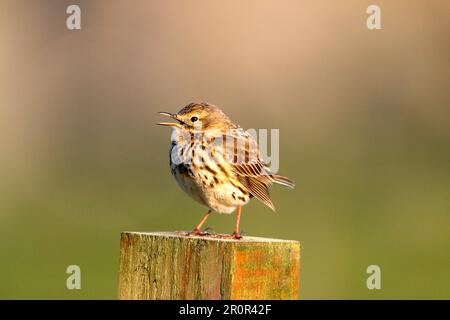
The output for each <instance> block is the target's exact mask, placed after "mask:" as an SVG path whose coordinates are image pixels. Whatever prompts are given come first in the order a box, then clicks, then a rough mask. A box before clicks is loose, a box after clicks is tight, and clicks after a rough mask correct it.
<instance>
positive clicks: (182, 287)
mask: <svg viewBox="0 0 450 320" xmlns="http://www.w3.org/2000/svg"><path fill="white" fill-rule="evenodd" d="M299 272H300V243H299V242H298V241H291V240H276V239H266V238H256V237H244V238H243V239H241V240H233V239H218V238H212V237H204V236H202V237H186V236H181V235H177V234H175V233H171V232H153V233H141V232H123V233H122V235H121V241H120V267H119V299H139V300H147V299H150V300H154V299H166V300H167V299H170V300H182V299H217V300H218V299H226V300H230V299H231V300H234V299H249V300H250V299H251V300H253V299H298V297H299Z"/></svg>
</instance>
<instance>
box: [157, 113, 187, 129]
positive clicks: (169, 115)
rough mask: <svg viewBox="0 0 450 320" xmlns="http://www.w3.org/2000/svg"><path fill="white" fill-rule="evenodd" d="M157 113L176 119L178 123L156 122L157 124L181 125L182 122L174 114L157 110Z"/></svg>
mask: <svg viewBox="0 0 450 320" xmlns="http://www.w3.org/2000/svg"><path fill="white" fill-rule="evenodd" d="M158 113H159V114H161V115H163V116H166V117H169V118H171V119H174V120H177V121H178V123H177V122H160V123H157V124H158V125H160V126H167V127H181V123H182V122H181V121H180V120H178V116H177V115H176V114H174V113H169V112H158Z"/></svg>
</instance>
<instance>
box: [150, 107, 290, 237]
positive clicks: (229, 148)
mask: <svg viewBox="0 0 450 320" xmlns="http://www.w3.org/2000/svg"><path fill="white" fill-rule="evenodd" d="M160 114H161V115H164V116H167V117H169V118H171V119H172V120H175V122H161V123H158V124H159V125H162V126H170V127H172V128H173V131H172V137H171V146H170V151H169V161H170V169H171V172H172V175H173V176H174V177H175V180H176V181H177V183H178V185H179V186H180V187H181V189H182V190H183V191H185V192H186V193H187V194H188V195H190V196H191V197H192V198H193V199H194V200H196V201H198V202H199V203H201V204H202V205H204V206H206V207H207V208H208V212H207V213H206V215H205V216H204V217H203V219H202V220H201V221H200V223H199V224H198V225H197V226H196V227H195V229H194V230H193V231H192V232H190V233H189V235H205V234H207V233H205V232H202V231H201V228H202V226H203V224H204V223H205V221H206V219H207V218H208V216H209V214H210V213H211V212H213V211H214V212H219V213H232V212H234V211H236V225H235V229H234V233H233V234H232V235H230V237H233V238H235V239H240V238H241V235H240V234H239V221H240V216H241V210H242V206H244V205H246V204H247V203H248V202H249V201H250V199H251V198H252V197H255V198H256V199H258V200H260V201H261V202H262V203H264V204H265V205H266V206H268V207H269V208H271V209H272V210H275V208H274V205H273V203H272V200H271V199H270V195H269V186H270V185H271V184H272V183H278V184H281V185H284V186H287V187H290V188H293V187H294V183H293V181H291V180H290V179H288V178H286V177H283V176H280V175H277V174H273V173H271V172H270V170H269V168H268V166H267V165H266V164H265V163H264V162H263V161H262V160H261V159H260V156H259V149H258V145H257V143H256V141H255V140H254V139H253V138H252V137H251V135H250V134H248V133H247V132H246V131H244V130H243V129H242V128H241V127H239V126H238V125H236V124H234V123H233V122H232V121H231V120H230V118H228V117H227V116H226V115H225V113H223V112H222V110H220V108H218V107H216V106H214V105H211V104H208V103H204V102H202V103H190V104H188V105H187V106H185V107H184V108H183V109H181V110H180V111H179V112H178V113H168V112H160Z"/></svg>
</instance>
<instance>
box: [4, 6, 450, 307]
mask: <svg viewBox="0 0 450 320" xmlns="http://www.w3.org/2000/svg"><path fill="white" fill-rule="evenodd" d="M69 4H78V5H80V7H81V10H82V13H81V17H82V29H81V30H79V31H69V30H67V29H66V24H65V22H66V18H67V14H66V13H65V11H66V7H67V6H68V5H69ZM370 4H373V2H372V1H356V0H355V1H331V0H330V1H323V0H321V1H312V0H311V1H298V0H293V1H286V0H283V1H275V0H270V1H265V0H246V1H237V0H232V1H200V0H198V1H197V0H190V1H181V0H179V1H112V0H110V1H102V0H95V1H42V0H41V1H16V0H14V1H13V0H2V1H1V2H0V39H1V43H0V154H1V157H0V239H1V241H0V298H10V299H14V298H43V299H47V298H67V299H72V298H88V299H90V298H100V299H107V298H116V291H117V269H118V253H119V250H118V245H119V234H120V231H123V230H135V231H158V230H188V229H191V228H192V227H193V226H194V224H195V223H197V222H198V220H199V219H200V216H201V215H202V214H203V213H204V209H203V208H201V207H200V206H199V205H198V204H196V203H194V202H193V201H192V200H190V199H189V198H188V197H187V196H186V195H185V194H183V193H182V192H181V191H180V190H179V189H178V187H177V186H176V184H175V181H174V180H173V179H172V177H171V176H170V173H169V168H168V147H169V130H168V129H167V128H162V127H157V126H155V123H156V122H158V121H159V120H160V117H159V116H158V115H157V114H156V112H157V111H163V110H164V111H171V112H175V111H178V110H179V109H180V108H181V107H183V106H184V105H185V104H187V103H188V102H191V101H198V100H205V101H208V102H211V103H214V104H217V105H219V106H221V107H222V108H223V109H224V111H225V112H226V113H227V114H228V115H229V116H230V117H231V118H232V119H233V120H235V121H236V122H237V123H239V124H240V125H241V126H243V127H244V128H249V127H251V128H279V129H280V140H281V150H280V157H281V161H280V173H283V174H286V175H288V176H290V177H291V178H293V179H294V180H296V183H297V188H296V189H295V190H293V191H287V190H284V189H282V188H279V187H275V188H274V189H273V191H272V194H273V199H274V202H275V204H276V206H277V209H278V213H277V214H273V213H272V212H270V210H268V209H266V208H265V207H264V206H263V205H261V204H259V203H256V202H253V203H251V204H250V205H249V206H247V207H246V208H245V210H244V211H243V218H242V228H243V230H244V231H245V232H246V234H251V235H256V236H265V237H276V238H285V239H298V240H301V241H302V244H303V252H302V274H301V297H302V298H305V299H309V298H364V299H366V298H367V299H372V298H375V299H378V298H399V299H403V298H450V252H449V248H450V232H449V230H450V197H449V191H450V188H449V187H450V184H449V181H450V148H449V146H450V91H449V89H450V81H449V79H450V77H449V75H450V59H449V58H450V41H449V36H450V19H449V13H450V3H449V2H448V1H406V0H404V1H377V2H376V4H378V5H379V6H380V7H381V18H382V27H383V29H382V30H375V31H369V30H368V29H367V28H366V18H367V16H368V15H367V14H366V8H367V6H368V5H370ZM233 223H234V216H231V217H230V216H227V215H220V216H219V215H215V216H213V217H211V218H210V220H209V224H208V225H209V226H211V227H213V228H214V230H215V231H218V232H229V231H231V230H232V226H233ZM70 264H76V265H79V266H80V267H81V271H82V290H79V291H77V290H74V291H70V290H67V289H66V286H65V283H66V278H67V276H68V275H67V274H66V273H65V270H66V267H67V266H68V265H70ZM371 264H376V265H379V266H380V267H381V272H382V289H381V290H378V291H376V290H375V291H369V290H368V289H367V288H366V278H367V276H368V275H367V274H366V273H365V272H366V268H367V266H368V265H371Z"/></svg>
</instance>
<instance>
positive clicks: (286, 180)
mask: <svg viewBox="0 0 450 320" xmlns="http://www.w3.org/2000/svg"><path fill="white" fill-rule="evenodd" d="M270 177H271V180H272V181H273V182H275V183H278V184H281V185H283V186H285V187H288V188H291V189H293V188H294V187H295V183H294V181H292V180H291V179H289V178H287V177H284V176H280V175H278V174H271V175H270Z"/></svg>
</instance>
